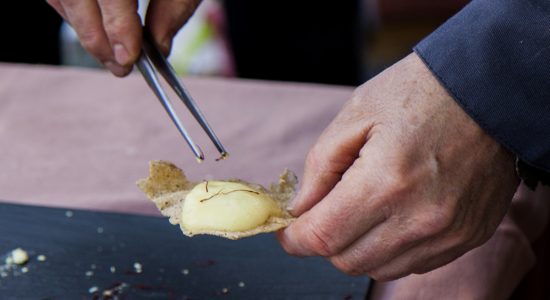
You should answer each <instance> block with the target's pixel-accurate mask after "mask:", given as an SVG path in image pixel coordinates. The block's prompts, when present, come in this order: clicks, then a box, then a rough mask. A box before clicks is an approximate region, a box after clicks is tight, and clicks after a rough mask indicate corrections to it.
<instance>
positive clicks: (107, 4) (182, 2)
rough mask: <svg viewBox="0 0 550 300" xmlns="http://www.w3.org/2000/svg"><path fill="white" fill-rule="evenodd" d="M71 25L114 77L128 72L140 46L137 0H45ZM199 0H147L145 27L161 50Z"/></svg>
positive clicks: (168, 46) (168, 45)
mask: <svg viewBox="0 0 550 300" xmlns="http://www.w3.org/2000/svg"><path fill="white" fill-rule="evenodd" d="M47 2H48V3H49V4H50V5H51V6H52V7H53V8H54V9H55V10H56V11H57V12H58V13H59V14H60V15H61V16H62V17H63V18H64V19H65V20H67V22H69V23H70V24H71V26H72V27H73V28H74V30H75V31H76V33H77V34H78V37H79V39H80V43H81V44H82V47H84V49H86V50H87V51H88V52H90V54H92V55H93V56H94V57H95V58H96V59H97V60H99V62H101V63H102V64H103V65H104V66H105V67H106V68H107V69H109V70H110V71H111V72H112V73H113V74H114V75H116V76H120V77H122V76H126V75H127V74H128V73H130V71H132V66H133V64H134V62H135V61H136V60H137V58H138V57H139V53H140V47H141V36H142V32H141V21H140V18H139V15H138V13H137V0H47ZM199 3H200V0H151V1H150V3H149V6H148V8H147V16H146V18H145V21H146V26H147V27H148V28H149V30H151V34H152V35H153V38H154V39H155V42H156V43H157V45H158V46H159V47H160V49H161V51H163V52H164V53H165V54H168V52H169V51H170V47H171V44H172V38H173V37H174V35H175V34H176V33H177V31H178V30H179V29H180V28H181V27H182V26H183V24H185V22H186V21H187V19H189V17H191V15H192V14H193V12H194V11H195V8H196V7H197V6H198V5H199Z"/></svg>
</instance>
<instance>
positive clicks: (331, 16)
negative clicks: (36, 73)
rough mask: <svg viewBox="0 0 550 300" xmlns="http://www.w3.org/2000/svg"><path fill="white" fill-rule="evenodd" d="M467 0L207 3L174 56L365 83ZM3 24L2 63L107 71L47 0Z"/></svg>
mask: <svg viewBox="0 0 550 300" xmlns="http://www.w3.org/2000/svg"><path fill="white" fill-rule="evenodd" d="M139 2H140V11H141V12H142V13H143V12H144V11H145V10H146V7H147V1H146V0H140V1H139ZM467 2H468V1H467V0H408V1H402V0H356V1H353V0H348V1H339V2H338V3H337V4H335V3H336V2H334V1H289V0H281V1H275V2H266V1H255V0H239V1H236V0H233V1H230V0H226V1H222V0H204V1H203V3H202V5H201V6H200V8H199V10H198V11H197V13H196V14H195V15H194V17H193V18H192V19H191V21H190V22H189V23H188V24H187V25H186V26H185V27H184V29H182V30H181V31H180V32H179V33H178V35H177V36H176V39H175V42H174V47H173V49H172V53H171V55H170V58H169V59H170V61H171V62H172V64H174V66H175V68H176V69H177V71H178V73H180V74H182V75H186V74H190V75H206V76H226V77H241V78H254V79H267V80H280V81H295V82H315V83H326V84H339V85H358V84H360V83H362V82H364V81H365V80H367V79H368V78H370V77H372V76H374V75H375V74H377V73H378V72H379V71H380V70H382V69H384V68H386V67H387V66H389V65H391V64H392V63H394V62H395V61H397V60H399V59H400V58H402V57H404V56H405V55H406V54H408V53H410V51H411V48H412V46H414V45H415V44H416V43H417V42H418V41H420V40H421V39H422V38H423V37H424V36H426V35H427V34H429V33H430V32H431V31H433V30H434V29H435V28H437V27H438V26H439V25H440V24H441V23H443V22H444V21H445V20H446V19H448V18H449V17H450V16H452V15H453V14H454V13H456V12H457V11H458V10H460V9H461V8H462V7H463V6H464V5H465V4H466V3H467ZM0 28H1V29H0V31H1V32H2V37H3V42H2V47H0V61H2V62H14V63H30V64H51V65H71V66H82V67H91V68H100V66H99V65H98V64H97V62H96V61H95V60H94V59H93V58H91V57H90V56H89V55H87V54H86V52H85V51H84V50H83V49H82V48H81V47H80V44H79V42H78V39H77V37H76V35H75V33H74V31H73V30H72V28H71V27H70V26H69V25H68V24H66V23H64V22H63V20H62V19H61V18H60V17H59V16H58V15H57V14H56V13H55V11H54V10H53V9H52V8H50V7H49V6H48V5H47V3H46V2H45V1H7V2H6V3H4V8H3V9H2V10H1V12H0Z"/></svg>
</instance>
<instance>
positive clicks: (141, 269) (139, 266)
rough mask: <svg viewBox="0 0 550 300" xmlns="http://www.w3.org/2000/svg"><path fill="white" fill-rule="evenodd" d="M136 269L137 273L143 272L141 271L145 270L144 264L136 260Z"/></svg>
mask: <svg viewBox="0 0 550 300" xmlns="http://www.w3.org/2000/svg"><path fill="white" fill-rule="evenodd" d="M134 271H136V273H141V272H143V268H142V266H141V264H140V263H138V262H135V263H134Z"/></svg>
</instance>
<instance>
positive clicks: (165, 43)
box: [160, 38, 172, 56]
mask: <svg viewBox="0 0 550 300" xmlns="http://www.w3.org/2000/svg"><path fill="white" fill-rule="evenodd" d="M171 47H172V39H171V38H165V39H164V40H162V42H161V43H160V48H161V49H162V53H163V54H164V55H166V56H168V55H169V54H170V48H171Z"/></svg>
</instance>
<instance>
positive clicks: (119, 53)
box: [113, 44, 130, 66]
mask: <svg viewBox="0 0 550 300" xmlns="http://www.w3.org/2000/svg"><path fill="white" fill-rule="evenodd" d="M113 51H114V52H115V60H116V61H117V63H118V64H119V65H122V66H126V65H129V64H130V54H128V50H126V48H124V46H123V45H122V44H115V45H114V46H113Z"/></svg>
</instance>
